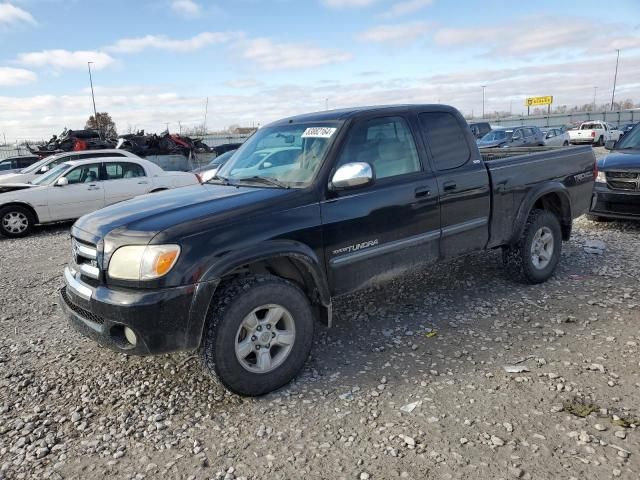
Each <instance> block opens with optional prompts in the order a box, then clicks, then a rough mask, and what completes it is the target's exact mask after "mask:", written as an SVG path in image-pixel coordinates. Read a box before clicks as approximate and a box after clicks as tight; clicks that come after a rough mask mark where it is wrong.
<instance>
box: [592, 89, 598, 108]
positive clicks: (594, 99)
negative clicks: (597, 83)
mask: <svg viewBox="0 0 640 480" xmlns="http://www.w3.org/2000/svg"><path fill="white" fill-rule="evenodd" d="M597 93H598V87H593V111H594V112H595V111H596V94H597Z"/></svg>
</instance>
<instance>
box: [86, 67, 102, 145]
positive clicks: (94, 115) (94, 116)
mask: <svg viewBox="0 0 640 480" xmlns="http://www.w3.org/2000/svg"><path fill="white" fill-rule="evenodd" d="M92 63H93V62H87V67H89V85H91V99H92V100H93V118H95V120H96V128H97V129H98V134H99V135H100V139H101V140H102V132H101V131H100V123H99V122H98V111H97V110H96V96H95V95H94V93H93V76H92V75H91V64H92Z"/></svg>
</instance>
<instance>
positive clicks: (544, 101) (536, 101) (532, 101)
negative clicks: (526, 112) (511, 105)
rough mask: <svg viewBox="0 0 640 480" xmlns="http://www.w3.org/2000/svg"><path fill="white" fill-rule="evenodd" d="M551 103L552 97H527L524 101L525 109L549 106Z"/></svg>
mask: <svg viewBox="0 0 640 480" xmlns="http://www.w3.org/2000/svg"><path fill="white" fill-rule="evenodd" d="M552 103H553V96H551V95H550V96H547V97H529V98H527V99H526V100H525V101H524V106H525V107H539V106H540V105H551V104H552Z"/></svg>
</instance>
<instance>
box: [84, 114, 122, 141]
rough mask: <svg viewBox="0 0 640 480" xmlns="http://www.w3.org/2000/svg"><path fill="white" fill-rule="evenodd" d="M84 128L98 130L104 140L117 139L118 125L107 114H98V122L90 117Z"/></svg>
mask: <svg viewBox="0 0 640 480" xmlns="http://www.w3.org/2000/svg"><path fill="white" fill-rule="evenodd" d="M84 128H87V129H91V130H97V131H99V132H100V136H101V137H102V138H117V137H118V131H117V130H116V123H115V122H114V121H113V119H112V118H111V115H109V114H108V113H107V112H98V122H97V123H96V119H95V118H94V116H93V115H91V116H90V117H89V120H87V123H86V124H85V126H84Z"/></svg>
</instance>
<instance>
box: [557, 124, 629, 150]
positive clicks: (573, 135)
mask: <svg viewBox="0 0 640 480" xmlns="http://www.w3.org/2000/svg"><path fill="white" fill-rule="evenodd" d="M620 135H622V132H621V131H620V130H617V129H615V128H614V127H612V126H611V125H609V124H608V123H606V122H601V121H599V120H592V121H588V122H582V123H581V124H580V126H579V127H578V128H577V129H575V130H569V143H572V144H578V143H588V144H592V145H596V146H598V147H602V146H604V144H605V143H607V142H608V141H609V140H613V141H615V142H617V141H618V140H620Z"/></svg>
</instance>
